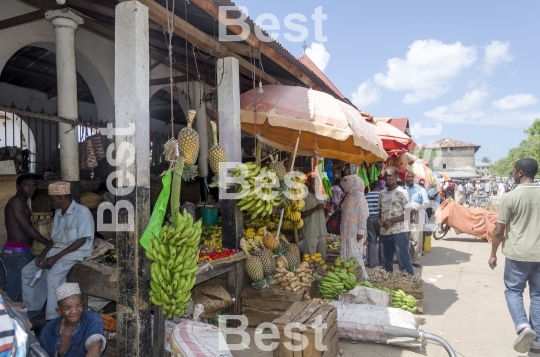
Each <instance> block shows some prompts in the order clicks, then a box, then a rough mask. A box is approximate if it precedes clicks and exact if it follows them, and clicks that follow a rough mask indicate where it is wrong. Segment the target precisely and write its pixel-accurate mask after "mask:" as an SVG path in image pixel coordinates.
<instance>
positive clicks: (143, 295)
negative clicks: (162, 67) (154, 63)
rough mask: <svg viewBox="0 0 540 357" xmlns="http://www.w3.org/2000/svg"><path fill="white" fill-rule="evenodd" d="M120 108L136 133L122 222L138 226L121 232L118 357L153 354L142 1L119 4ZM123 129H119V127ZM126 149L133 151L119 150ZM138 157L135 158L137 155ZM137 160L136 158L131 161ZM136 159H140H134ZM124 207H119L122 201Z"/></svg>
mask: <svg viewBox="0 0 540 357" xmlns="http://www.w3.org/2000/svg"><path fill="white" fill-rule="evenodd" d="M115 18H116V23H115V60H114V63H115V64H114V94H115V95H114V107H115V128H119V129H122V128H128V127H129V126H130V125H131V126H133V127H134V130H133V131H131V132H129V130H128V131H127V132H128V133H125V132H124V133H121V134H120V135H116V137H115V141H116V149H117V153H116V154H115V155H117V156H116V157H117V159H116V164H117V166H116V169H117V173H118V176H119V177H122V178H124V177H128V178H129V177H131V178H133V179H134V182H131V181H129V180H126V181H124V182H123V185H121V183H120V182H121V180H120V179H119V186H124V187H126V186H127V187H126V191H125V192H123V193H124V195H123V196H121V197H118V198H117V202H118V200H125V201H127V205H128V206H130V207H131V208H132V211H131V212H129V210H125V209H122V210H120V211H119V214H118V216H119V217H118V221H119V223H128V222H131V223H132V224H133V229H132V230H125V231H117V233H116V238H117V251H118V273H119V276H118V289H119V294H118V295H119V298H118V303H117V310H116V311H117V317H118V329H117V330H118V338H117V341H118V345H117V346H118V355H119V356H130V357H139V356H141V357H147V356H151V335H152V334H151V330H150V326H151V320H150V301H149V297H148V293H149V285H150V261H149V260H148V259H147V258H146V257H145V254H144V248H143V247H142V246H141V245H140V244H139V238H140V237H141V236H142V234H143V232H144V230H145V228H146V226H147V225H148V221H149V218H150V171H149V168H150V162H149V160H148V157H149V155H150V112H149V107H148V106H149V100H150V98H149V86H148V81H149V80H150V72H149V63H150V60H149V40H148V8H147V7H146V6H144V5H142V4H141V3H140V2H138V1H125V2H121V3H119V4H118V5H117V6H116V16H115ZM117 130H118V129H117ZM121 145H122V146H123V147H124V148H129V149H128V150H125V151H124V150H122V151H123V152H118V150H120V148H121ZM133 154H134V155H133ZM130 156H131V157H130ZM133 156H134V157H133ZM117 205H118V203H117Z"/></svg>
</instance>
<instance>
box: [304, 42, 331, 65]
mask: <svg viewBox="0 0 540 357" xmlns="http://www.w3.org/2000/svg"><path fill="white" fill-rule="evenodd" d="M306 55H307V56H308V57H309V58H310V59H311V60H312V61H313V63H315V64H316V65H317V67H319V69H320V70H321V71H323V72H324V69H325V68H326V66H327V65H328V62H329V61H330V53H329V52H328V51H326V48H324V45H323V44H322V43H318V42H312V43H311V46H310V47H308V48H307V49H306Z"/></svg>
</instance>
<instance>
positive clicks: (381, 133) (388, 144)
mask: <svg viewBox="0 0 540 357" xmlns="http://www.w3.org/2000/svg"><path fill="white" fill-rule="evenodd" d="M367 123H368V124H369V125H370V127H371V128H372V129H373V131H374V132H375V133H376V134H377V136H378V137H379V138H380V139H381V141H382V144H383V148H384V149H385V150H386V152H387V153H388V155H390V156H391V155H402V154H404V153H406V152H407V151H409V147H410V146H411V144H412V142H413V140H412V139H411V138H410V137H409V136H407V134H405V133H404V132H402V131H401V130H399V129H398V128H396V127H395V126H393V125H391V124H389V123H387V122H384V121H376V122H372V121H368V122H367Z"/></svg>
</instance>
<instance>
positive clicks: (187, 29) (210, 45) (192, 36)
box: [139, 0, 280, 84]
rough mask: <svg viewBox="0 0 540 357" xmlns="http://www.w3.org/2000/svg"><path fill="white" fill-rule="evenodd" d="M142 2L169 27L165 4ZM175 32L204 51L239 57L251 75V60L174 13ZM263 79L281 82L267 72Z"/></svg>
mask: <svg viewBox="0 0 540 357" xmlns="http://www.w3.org/2000/svg"><path fill="white" fill-rule="evenodd" d="M139 2H141V3H142V4H144V5H146V6H147V7H148V11H149V13H150V20H151V21H153V22H155V23H157V24H159V25H161V26H163V27H164V28H167V12H168V10H167V9H165V8H164V7H163V6H161V5H160V4H158V3H157V2H155V1H154V0H139ZM173 16H174V34H175V35H177V36H180V37H182V38H184V39H186V40H187V41H189V42H191V43H193V44H194V45H195V46H197V47H199V48H200V49H202V50H203V51H206V52H208V53H212V54H213V55H215V56H216V57H225V56H233V57H235V58H236V59H238V62H239V65H240V70H241V71H242V72H244V74H246V75H249V76H251V73H252V70H253V66H252V65H251V63H249V61H247V60H245V59H244V58H242V56H240V55H238V54H236V53H234V52H232V51H230V50H229V49H228V48H227V47H226V46H225V45H224V44H222V43H220V42H219V41H216V40H215V39H214V38H213V37H211V36H209V35H207V34H206V33H204V32H203V31H201V30H199V29H198V28H196V27H195V26H193V25H191V24H190V23H188V22H186V21H185V20H183V19H182V18H180V17H178V16H177V15H174V14H173ZM261 77H262V80H263V81H265V82H267V83H270V84H280V83H279V81H278V80H276V79H275V78H274V77H272V76H271V75H269V74H267V73H262V74H261Z"/></svg>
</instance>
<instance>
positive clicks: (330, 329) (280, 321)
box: [272, 301, 339, 357]
mask: <svg viewBox="0 0 540 357" xmlns="http://www.w3.org/2000/svg"><path fill="white" fill-rule="evenodd" d="M272 323H273V324H274V325H275V326H276V327H277V328H278V330H279V345H278V346H277V348H276V349H275V350H274V357H335V356H336V354H337V353H338V350H339V337H338V334H337V328H338V324H337V309H336V307H335V306H333V305H320V304H317V303H313V302H309V301H305V302H295V303H294V304H293V305H292V306H291V307H290V308H289V309H288V310H287V312H286V313H285V314H284V315H283V316H281V317H280V318H277V319H275V320H274V321H273V322H272ZM295 324H298V325H300V326H303V327H302V329H299V328H294V327H293V326H294V325H295ZM287 327H289V328H290V332H291V333H288V335H289V336H290V337H289V336H287V335H286V334H285V329H286V328H287ZM304 327H305V328H304ZM301 341H303V342H304V343H302V342H301ZM276 342H277V341H276ZM305 342H307V343H305ZM291 346H292V347H294V351H293V348H290V347H291ZM320 349H323V350H322V351H321V350H320Z"/></svg>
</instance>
